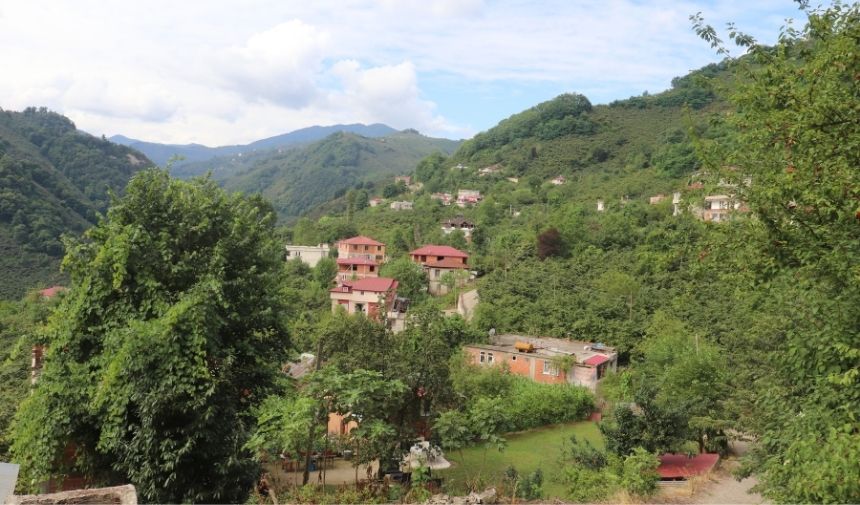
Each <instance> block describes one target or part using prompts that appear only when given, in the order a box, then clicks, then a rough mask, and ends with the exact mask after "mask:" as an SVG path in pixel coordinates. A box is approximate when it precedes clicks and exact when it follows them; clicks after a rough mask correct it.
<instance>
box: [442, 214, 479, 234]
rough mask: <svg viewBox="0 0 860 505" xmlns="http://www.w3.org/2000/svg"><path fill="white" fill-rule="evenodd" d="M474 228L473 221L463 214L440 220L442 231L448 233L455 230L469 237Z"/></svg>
mask: <svg viewBox="0 0 860 505" xmlns="http://www.w3.org/2000/svg"><path fill="white" fill-rule="evenodd" d="M474 229H475V223H473V222H471V221H469V220H468V219H466V218H464V217H463V216H457V217H453V218H451V219H446V220H445V221H442V233H444V234H445V235H450V234H451V233H454V231H456V230H460V231H462V232H463V235H464V236H465V237H466V238H467V239H469V238H471V236H472V230H474Z"/></svg>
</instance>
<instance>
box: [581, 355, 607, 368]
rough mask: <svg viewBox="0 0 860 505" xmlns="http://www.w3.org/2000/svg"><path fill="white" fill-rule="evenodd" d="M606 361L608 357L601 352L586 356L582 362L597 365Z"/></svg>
mask: <svg viewBox="0 0 860 505" xmlns="http://www.w3.org/2000/svg"><path fill="white" fill-rule="evenodd" d="M607 361H609V358H608V357H606V356H604V355H602V354H595V355H594V356H592V357H590V358H588V359H587V360H585V361H583V362H582V363H583V364H584V365H591V366H597V365H601V364H603V363H606V362H607Z"/></svg>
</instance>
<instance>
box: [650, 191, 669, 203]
mask: <svg viewBox="0 0 860 505" xmlns="http://www.w3.org/2000/svg"><path fill="white" fill-rule="evenodd" d="M665 199H666V195H664V194H662V193H661V194H659V195H654V196H652V197H651V198H649V199H648V203H649V204H650V205H657V204H658V203H660V202H662V201H663V200H665Z"/></svg>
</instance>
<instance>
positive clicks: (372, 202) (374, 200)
mask: <svg viewBox="0 0 860 505" xmlns="http://www.w3.org/2000/svg"><path fill="white" fill-rule="evenodd" d="M384 201H385V200H383V199H382V198H379V197H378V196H377V197H376V198H371V199H370V200H368V202H367V203H368V204H369V205H370V206H371V207H376V206H378V205H381V204H382V202H384Z"/></svg>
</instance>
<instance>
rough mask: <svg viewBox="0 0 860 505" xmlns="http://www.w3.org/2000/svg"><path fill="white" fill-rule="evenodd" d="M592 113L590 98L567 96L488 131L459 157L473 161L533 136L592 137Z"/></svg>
mask: <svg viewBox="0 0 860 505" xmlns="http://www.w3.org/2000/svg"><path fill="white" fill-rule="evenodd" d="M589 111H591V102H589V101H588V99H587V98H585V97H584V96H582V95H578V94H574V93H565V94H563V95H559V96H557V97H556V98H554V99H552V100H549V101H546V102H543V103H541V104H538V105H536V106H534V107H532V108H530V109H528V110H526V111H523V112H520V113H518V114H514V115H513V116H511V117H509V118H508V119H505V120H503V121H502V122H500V123H499V124H498V125H497V126H495V127H493V128H491V129H489V130H488V131H486V132H483V133H479V134H478V135H475V137H474V138H472V139H470V140H468V141H466V142H464V143H463V145H462V146H461V148H460V150H459V151H458V152H457V155H458V157H463V158H466V159H471V158H474V156H475V154H477V153H479V152H481V151H483V150H488V149H493V148H499V147H501V146H504V145H507V144H510V143H512V142H514V141H515V140H517V139H523V138H527V137H532V136H535V137H538V138H540V139H542V140H551V139H554V138H557V137H561V136H563V135H570V134H580V135H587V134H591V133H593V132H594V131H595V129H596V126H595V124H594V123H593V122H592V121H590V120H589V118H588V116H587V113H588V112H589Z"/></svg>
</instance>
